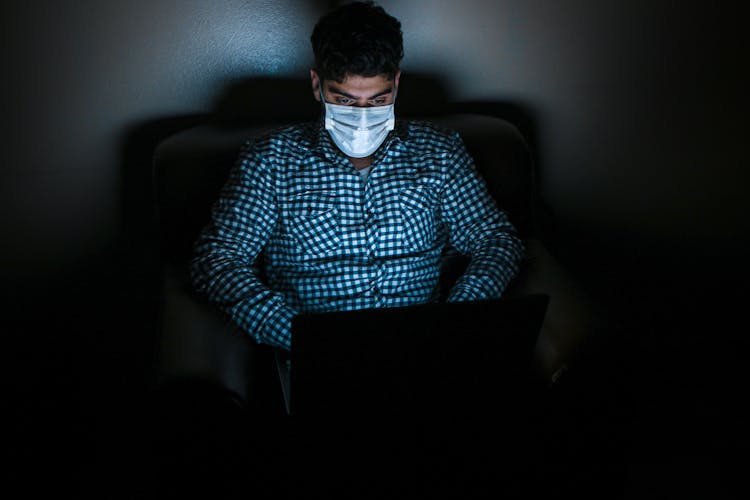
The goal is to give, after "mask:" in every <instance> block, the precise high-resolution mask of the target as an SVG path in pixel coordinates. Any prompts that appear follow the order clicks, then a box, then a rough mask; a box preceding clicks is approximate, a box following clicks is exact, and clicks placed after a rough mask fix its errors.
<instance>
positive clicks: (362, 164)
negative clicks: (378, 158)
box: [347, 155, 373, 170]
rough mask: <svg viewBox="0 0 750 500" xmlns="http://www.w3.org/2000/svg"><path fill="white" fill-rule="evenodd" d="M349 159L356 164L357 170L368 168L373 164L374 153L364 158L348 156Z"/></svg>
mask: <svg viewBox="0 0 750 500" xmlns="http://www.w3.org/2000/svg"><path fill="white" fill-rule="evenodd" d="M347 158H348V159H349V161H350V162H351V163H352V165H354V168H356V169H357V170H362V169H363V168H367V167H369V166H370V165H372V160H373V155H370V156H365V157H364V158H352V157H351V156H347Z"/></svg>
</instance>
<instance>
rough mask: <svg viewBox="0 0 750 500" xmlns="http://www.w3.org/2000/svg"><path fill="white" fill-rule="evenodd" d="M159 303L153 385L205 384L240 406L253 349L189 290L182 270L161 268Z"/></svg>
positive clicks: (244, 397)
mask: <svg viewBox="0 0 750 500" xmlns="http://www.w3.org/2000/svg"><path fill="white" fill-rule="evenodd" d="M162 300H163V303H162V307H161V317H160V321H159V330H160V335H159V341H158V345H157V357H156V358H157V359H156V374H155V380H156V385H157V386H163V385H168V384H170V383H174V382H180V381H185V380H201V381H209V382H214V383H217V384H219V385H220V386H222V387H225V388H227V389H229V390H230V391H232V392H233V393H235V394H236V395H237V396H239V397H240V398H241V399H242V400H243V401H245V402H246V401H247V400H248V397H249V396H250V393H251V392H252V387H251V385H252V382H253V380H252V377H250V375H251V371H250V367H251V366H252V365H253V361H254V358H255V357H256V356H257V355H258V353H257V349H255V347H256V346H254V345H253V344H252V342H251V341H250V339H249V338H246V337H244V336H243V335H242V333H241V332H239V331H238V330H237V329H236V328H235V327H234V326H233V325H232V324H230V322H229V321H228V320H225V319H224V318H223V317H222V316H221V314H219V313H218V312H217V310H216V308H215V307H212V306H211V305H210V304H208V303H207V302H206V301H204V300H202V299H201V298H199V297H197V296H196V295H195V294H194V293H193V292H192V291H191V290H190V286H189V281H188V278H187V273H185V272H179V271H177V270H176V269H175V268H174V267H167V269H166V270H165V273H164V282H163V291H162Z"/></svg>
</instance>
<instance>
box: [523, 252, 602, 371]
mask: <svg viewBox="0 0 750 500" xmlns="http://www.w3.org/2000/svg"><path fill="white" fill-rule="evenodd" d="M526 255H527V259H526V263H525V266H524V268H523V269H522V271H521V273H520V275H519V276H518V278H517V280H516V281H515V283H514V284H513V285H512V287H511V288H510V289H509V290H508V295H527V294H533V293H544V294H547V295H549V297H550V302H549V306H548V308H547V314H546V316H545V319H544V323H543V324H542V329H541V331H540V334H539V339H538V341H537V345H536V351H535V361H534V362H535V365H536V369H537V371H538V372H539V373H540V375H541V376H542V377H544V378H545V379H547V380H550V379H554V378H555V377H556V375H557V374H559V373H560V370H562V369H564V368H565V366H566V364H567V363H569V362H571V361H572V359H573V357H574V356H575V354H576V352H577V349H578V348H579V347H580V346H581V345H582V343H583V341H584V339H585V338H586V337H588V336H589V335H590V334H592V333H593V332H594V329H595V328H596V325H597V323H598V319H597V318H598V316H599V315H598V313H597V312H596V308H595V304H594V302H593V301H592V300H591V298H590V297H589V296H588V295H587V294H586V293H585V291H584V290H583V289H582V287H581V286H580V284H579V283H577V282H576V280H574V279H573V277H572V276H571V275H570V274H568V273H567V272H566V270H565V269H564V268H563V266H562V265H561V264H560V263H559V262H558V261H557V260H556V259H555V258H554V257H553V256H552V254H550V252H549V251H548V250H547V248H546V247H545V246H544V244H543V243H542V242H541V241H540V240H538V239H536V238H529V239H528V240H526Z"/></svg>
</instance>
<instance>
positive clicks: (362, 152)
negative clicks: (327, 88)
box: [320, 90, 396, 158]
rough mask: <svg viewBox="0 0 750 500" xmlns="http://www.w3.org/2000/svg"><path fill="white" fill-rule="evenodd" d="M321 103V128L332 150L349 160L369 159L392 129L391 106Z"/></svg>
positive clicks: (321, 94)
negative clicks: (328, 134) (323, 107)
mask: <svg viewBox="0 0 750 500" xmlns="http://www.w3.org/2000/svg"><path fill="white" fill-rule="evenodd" d="M320 98H321V99H322V100H323V103H325V107H326V116H325V127H326V130H328V133H330V134H331V138H332V139H333V142H334V143H335V144H336V146H338V147H339V149H341V151H343V152H344V154H345V155H347V156H351V157H352V158H364V157H365V156H370V155H371V154H372V153H374V152H375V150H376V149H378V148H379V147H380V145H381V144H383V141H384V140H385V138H386V136H387V135H388V132H390V131H391V130H393V127H394V126H395V123H396V121H395V118H394V113H393V104H392V103H391V104H388V105H387V106H374V107H370V108H360V107H357V106H341V105H338V104H330V103H328V102H325V99H323V91H322V90H321V93H320Z"/></svg>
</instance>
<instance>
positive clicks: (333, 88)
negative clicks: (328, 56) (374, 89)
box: [328, 85, 393, 101]
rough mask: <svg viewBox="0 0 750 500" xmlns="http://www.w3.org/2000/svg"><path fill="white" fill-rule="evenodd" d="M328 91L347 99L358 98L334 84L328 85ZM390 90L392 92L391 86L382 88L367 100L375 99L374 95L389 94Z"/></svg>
mask: <svg viewBox="0 0 750 500" xmlns="http://www.w3.org/2000/svg"><path fill="white" fill-rule="evenodd" d="M328 91H329V92H332V93H334V94H339V95H342V96H344V97H348V98H349V99H359V98H358V97H357V96H353V95H351V94H349V93H347V92H344V91H343V90H341V89H340V88H338V87H336V86H335V85H330V86H329V87H328ZM391 92H393V87H388V88H387V89H385V90H382V91H380V92H378V93H377V94H375V95H372V96H370V97H368V98H367V100H368V101H369V100H371V99H375V98H376V97H380V96H383V95H386V94H390V93H391Z"/></svg>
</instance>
